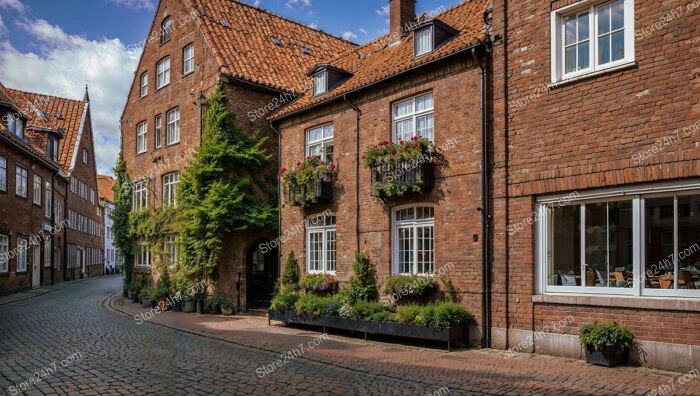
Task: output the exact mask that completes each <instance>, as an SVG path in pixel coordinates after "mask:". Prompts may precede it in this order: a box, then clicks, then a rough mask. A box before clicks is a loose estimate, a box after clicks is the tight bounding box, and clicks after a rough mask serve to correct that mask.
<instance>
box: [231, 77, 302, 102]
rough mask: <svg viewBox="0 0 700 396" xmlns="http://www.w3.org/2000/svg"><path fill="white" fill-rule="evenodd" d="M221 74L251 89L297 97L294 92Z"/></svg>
mask: <svg viewBox="0 0 700 396" xmlns="http://www.w3.org/2000/svg"><path fill="white" fill-rule="evenodd" d="M219 73H220V74H221V75H222V76H225V77H226V78H228V79H230V80H233V81H236V82H238V83H240V84H243V85H248V86H250V87H254V88H258V89H262V90H265V91H271V92H275V93H279V94H292V95H294V96H296V94H294V93H293V92H288V91H283V90H281V89H277V88H272V87H268V86H267V85H262V84H258V83H254V82H252V81H248V80H244V79H242V78H238V77H234V76H232V75H230V74H228V73H224V72H219Z"/></svg>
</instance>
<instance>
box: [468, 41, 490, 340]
mask: <svg viewBox="0 0 700 396" xmlns="http://www.w3.org/2000/svg"><path fill="white" fill-rule="evenodd" d="M477 48H478V47H474V48H472V57H474V61H475V62H476V64H477V65H478V66H479V69H481V101H480V107H481V208H479V209H480V211H481V289H482V290H481V295H482V298H481V304H482V310H481V326H482V334H483V338H482V342H481V344H482V346H483V347H484V348H490V347H491V334H490V333H491V276H490V275H491V274H490V271H491V268H490V266H489V243H490V238H489V233H490V224H489V223H490V221H491V208H490V202H489V198H488V194H489V180H488V170H487V166H488V151H487V150H488V144H487V143H488V142H487V139H488V136H487V133H486V106H485V103H484V99H485V96H486V92H485V90H486V84H485V79H486V71H485V69H484V65H483V64H481V62H480V61H479V56H478V54H477V52H476V49H477Z"/></svg>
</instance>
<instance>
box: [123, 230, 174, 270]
mask: <svg viewBox="0 0 700 396" xmlns="http://www.w3.org/2000/svg"><path fill="white" fill-rule="evenodd" d="M178 245H179V241H178V237H177V235H166V236H165V241H164V242H163V251H164V252H165V254H166V257H167V260H168V261H167V262H168V267H170V269H175V268H176V267H177V264H178V262H179V260H180V251H179V246H178ZM112 258H114V252H112Z"/></svg>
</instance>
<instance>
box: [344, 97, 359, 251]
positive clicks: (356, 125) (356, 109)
mask: <svg viewBox="0 0 700 396" xmlns="http://www.w3.org/2000/svg"><path fill="white" fill-rule="evenodd" d="M343 100H344V101H346V102H347V103H348V104H349V105H350V107H352V109H353V110H355V115H356V124H355V240H356V242H357V247H356V250H355V251H356V252H357V253H360V115H361V114H362V112H361V111H360V109H359V108H358V107H357V106H355V105H354V104H353V103H352V102H350V101H349V100H348V96H347V94H345V95H343Z"/></svg>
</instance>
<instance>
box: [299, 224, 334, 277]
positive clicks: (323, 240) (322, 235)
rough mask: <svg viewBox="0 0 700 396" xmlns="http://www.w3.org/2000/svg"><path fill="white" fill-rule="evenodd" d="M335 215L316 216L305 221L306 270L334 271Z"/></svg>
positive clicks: (316, 271)
mask: <svg viewBox="0 0 700 396" xmlns="http://www.w3.org/2000/svg"><path fill="white" fill-rule="evenodd" d="M335 262H336V232H335V216H318V217H315V218H312V219H311V220H308V221H307V222H306V272H308V273H319V272H335Z"/></svg>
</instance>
